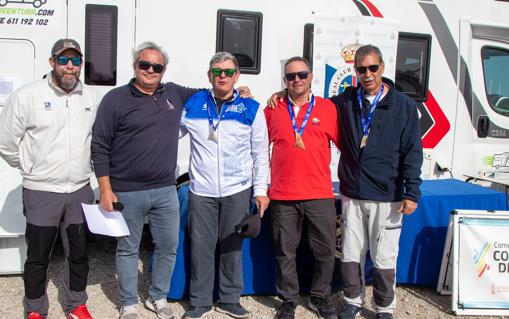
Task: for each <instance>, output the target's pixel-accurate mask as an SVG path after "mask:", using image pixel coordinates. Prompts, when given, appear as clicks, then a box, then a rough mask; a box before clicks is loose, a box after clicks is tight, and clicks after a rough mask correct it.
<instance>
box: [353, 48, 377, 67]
mask: <svg viewBox="0 0 509 319" xmlns="http://www.w3.org/2000/svg"><path fill="white" fill-rule="evenodd" d="M371 53H375V54H376V55H378V60H379V61H380V64H382V63H384V58H383V57H382V52H381V51H380V49H379V48H378V47H376V46H374V45H372V44H366V45H363V46H361V47H359V48H358V49H357V51H355V65H357V63H358V62H359V61H360V60H361V59H362V58H364V57H365V56H367V55H369V54H371Z"/></svg>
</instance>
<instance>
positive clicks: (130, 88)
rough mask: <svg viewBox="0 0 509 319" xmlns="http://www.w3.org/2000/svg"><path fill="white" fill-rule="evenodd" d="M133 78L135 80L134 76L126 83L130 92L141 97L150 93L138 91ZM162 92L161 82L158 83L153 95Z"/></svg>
mask: <svg viewBox="0 0 509 319" xmlns="http://www.w3.org/2000/svg"><path fill="white" fill-rule="evenodd" d="M135 80H136V78H132V79H131V81H129V83H128V84H127V86H128V87H129V90H130V91H131V93H132V94H133V95H134V96H137V97H143V96H148V95H150V94H146V93H143V92H142V91H140V89H138V88H137V87H136V86H135V85H134V81H135ZM163 92H164V85H163V84H162V83H159V87H158V88H157V89H156V90H155V92H154V94H153V95H159V94H161V93H163Z"/></svg>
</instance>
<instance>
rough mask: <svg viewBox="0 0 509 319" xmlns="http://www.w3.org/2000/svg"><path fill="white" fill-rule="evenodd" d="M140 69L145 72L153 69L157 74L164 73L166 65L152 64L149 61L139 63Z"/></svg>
mask: <svg viewBox="0 0 509 319" xmlns="http://www.w3.org/2000/svg"><path fill="white" fill-rule="evenodd" d="M138 67H139V68H140V69H142V70H145V71H147V70H148V69H150V68H152V70H154V72H155V73H163V70H164V65H162V64H159V63H150V62H148V61H138Z"/></svg>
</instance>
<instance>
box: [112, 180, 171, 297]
mask: <svg viewBox="0 0 509 319" xmlns="http://www.w3.org/2000/svg"><path fill="white" fill-rule="evenodd" d="M115 194H116V195H117V198H118V200H119V201H120V202H121V203H123V204H124V210H123V211H122V215H123V216H124V219H125V221H126V223H127V226H128V228H129V232H130V233H131V234H130V235H129V236H125V237H121V238H119V239H118V242H117V255H116V263H117V273H118V282H119V285H120V294H121V300H120V301H121V303H122V306H130V305H133V304H137V303H138V252H139V247H140V241H141V234H142V230H143V224H144V221H145V217H147V218H148V223H149V226H150V232H151V234H152V238H153V240H154V255H153V263H152V282H151V284H150V287H149V289H148V294H149V296H150V297H151V298H152V299H153V300H159V299H166V296H167V294H168V290H169V286H170V279H171V276H172V274H173V267H174V266H175V258H176V255H177V246H178V236H179V223H180V215H179V202H178V197H177V191H176V189H175V186H167V187H162V188H157V189H150V190H142V191H133V192H117V193H115Z"/></svg>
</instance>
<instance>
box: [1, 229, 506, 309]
mask: <svg viewBox="0 0 509 319" xmlns="http://www.w3.org/2000/svg"><path fill="white" fill-rule="evenodd" d="M89 249H90V250H89V252H90V274H89V279H88V288H87V292H88V296H89V301H88V307H89V310H90V312H91V314H92V315H93V316H94V318H96V319H102V318H118V308H119V303H120V299H119V289H118V284H117V281H116V278H115V261H114V256H115V241H114V240H112V239H109V238H107V237H92V238H91V240H90V245H89ZM150 250H151V246H150V239H147V238H146V237H144V240H143V244H142V248H141V254H140V265H139V271H140V274H141V275H140V277H139V283H140V284H139V287H140V298H141V300H145V299H146V298H147V287H148V284H149V274H148V262H149V254H150ZM63 261H64V260H63V253H62V249H61V247H58V246H57V247H56V248H55V252H54V254H53V257H52V262H51V266H50V269H49V283H48V294H49V299H50V310H49V313H50V314H49V316H48V319H53V318H64V314H63V312H62V308H61V306H60V303H59V299H60V298H61V293H62V285H63V284H62V280H61V273H62V271H63V265H64V262H63ZM371 294H372V289H371V287H368V290H367V297H368V298H371ZM397 294H398V307H397V311H396V313H395V317H396V318H455V317H456V316H454V315H453V314H452V313H451V311H450V304H451V298H450V296H441V295H439V294H437V293H435V290H434V287H419V286H399V287H397ZM340 297H341V293H340V292H336V293H335V294H334V298H333V301H334V304H335V306H337V308H338V309H339V308H340V307H341V301H340V300H341V298H340ZM22 298H23V280H22V278H21V276H20V275H15V276H0V318H1V319H11V318H13V319H16V318H20V319H21V318H23V317H22V314H23V306H22V303H21V300H22ZM306 302H307V298H306V296H303V297H301V298H300V300H299V306H298V307H297V312H296V318H310V319H311V318H318V317H317V316H315V315H314V314H313V313H312V312H310V311H309V310H308V308H307V307H306ZM241 303H242V305H243V306H244V307H245V308H246V309H247V310H249V311H250V312H251V315H250V318H258V319H262V318H263V319H265V318H273V317H274V315H275V313H276V311H275V308H276V306H277V305H278V304H279V300H278V298H277V297H275V296H246V297H242V299H241ZM172 305H173V308H174V311H175V313H176V315H177V318H180V317H181V316H182V314H183V313H184V311H185V309H186V308H187V307H188V302H187V301H186V300H181V301H176V302H172ZM224 317H227V316H225V315H223V314H220V313H218V312H214V313H212V314H210V315H209V316H207V319H219V318H224ZM141 318H143V319H145V318H146V319H148V318H154V319H155V318H156V316H155V314H154V313H152V312H150V311H148V310H146V309H142V311H141ZM360 318H367V319H372V318H375V313H374V312H373V311H372V309H371V307H370V305H369V303H368V304H367V305H366V309H365V310H364V311H363V312H362V314H361V317H360ZM463 318H499V317H467V316H465V317H463Z"/></svg>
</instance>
